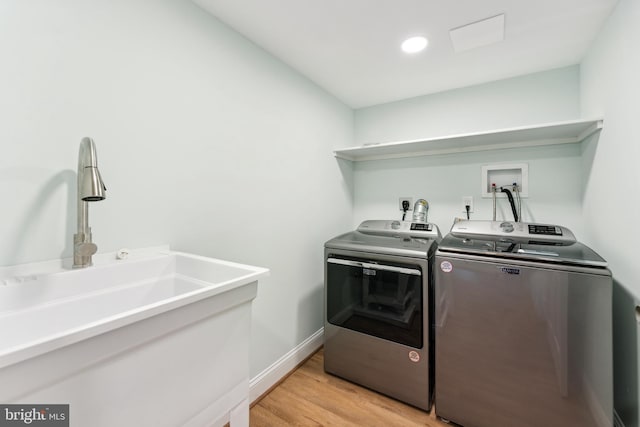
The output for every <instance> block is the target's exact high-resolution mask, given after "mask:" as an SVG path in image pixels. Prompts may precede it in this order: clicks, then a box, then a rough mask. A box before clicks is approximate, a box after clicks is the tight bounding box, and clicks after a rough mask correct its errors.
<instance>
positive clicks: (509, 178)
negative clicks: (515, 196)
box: [481, 163, 529, 198]
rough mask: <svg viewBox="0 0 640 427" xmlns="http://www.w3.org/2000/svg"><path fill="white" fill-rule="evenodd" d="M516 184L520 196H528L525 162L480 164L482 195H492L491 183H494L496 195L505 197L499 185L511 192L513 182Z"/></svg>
mask: <svg viewBox="0 0 640 427" xmlns="http://www.w3.org/2000/svg"><path fill="white" fill-rule="evenodd" d="M514 182H515V183H517V184H518V188H519V190H520V197H529V165H528V164H527V163H511V164H500V165H486V166H482V189H481V194H482V197H484V198H487V197H493V195H492V193H491V185H492V184H495V185H496V187H497V189H498V191H497V192H496V195H497V197H506V194H505V193H502V192H501V191H500V187H508V188H509V190H511V191H512V193H513V189H512V188H513V183H514Z"/></svg>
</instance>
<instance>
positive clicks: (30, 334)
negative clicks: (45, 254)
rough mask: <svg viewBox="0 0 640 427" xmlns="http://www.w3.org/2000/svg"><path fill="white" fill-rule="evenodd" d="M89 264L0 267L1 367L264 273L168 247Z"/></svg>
mask: <svg viewBox="0 0 640 427" xmlns="http://www.w3.org/2000/svg"><path fill="white" fill-rule="evenodd" d="M94 262H95V265H94V266H92V267H89V268H84V269H79V270H68V269H67V270H65V269H61V268H58V269H53V270H54V271H51V272H41V271H40V272H39V270H42V269H44V270H47V268H46V266H47V265H49V267H50V266H51V264H46V263H41V264H34V265H32V266H18V267H5V268H1V269H0V368H2V367H5V366H8V365H10V364H13V363H17V362H19V361H21V360H24V359H26V358H30V357H34V356H38V355H40V354H43V353H46V352H49V351H52V350H55V349H57V348H60V347H62V346H66V345H69V344H72V343H74V342H78V341H80V340H83V339H87V338H90V337H92V336H95V335H98V334H101V333H105V332H107V331H110V330H113V329H116V328H120V327H122V326H125V325H128V324H131V323H133V322H137V321H140V320H142V319H145V318H148V317H151V316H155V315H158V314H160V313H163V312H166V311H169V310H173V309H176V308H178V307H182V306H185V305H188V304H192V303H194V302H197V301H199V300H202V299H206V298H209V297H212V296H214V295H217V294H221V293H224V292H227V291H230V290H232V289H235V288H237V287H240V286H242V285H246V284H248V283H251V282H255V281H257V279H258V278H260V277H263V276H265V275H267V274H268V270H267V269H264V268H260V267H253V266H248V265H243V264H237V263H232V262H228V261H222V260H218V259H213V258H207V257H202V256H197V255H192V254H188V253H183V252H175V251H169V250H160V251H156V252H154V251H151V252H150V253H148V252H147V253H143V254H141V255H139V256H134V255H133V254H132V256H131V257H130V258H129V259H124V260H116V259H115V256H113V257H106V258H105V257H103V258H102V259H100V258H99V257H97V258H96V259H95V261H94ZM49 270H51V268H49ZM56 270H57V271H56ZM16 273H17V274H16ZM2 285H4V286H2ZM254 296H255V294H254Z"/></svg>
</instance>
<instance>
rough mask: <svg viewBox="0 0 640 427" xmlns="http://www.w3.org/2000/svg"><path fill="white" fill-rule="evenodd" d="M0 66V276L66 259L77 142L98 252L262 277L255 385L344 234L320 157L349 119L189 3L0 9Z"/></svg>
mask: <svg viewBox="0 0 640 427" xmlns="http://www.w3.org/2000/svg"><path fill="white" fill-rule="evenodd" d="M0 57H1V58H2V66H0V94H1V95H0V117H2V124H1V125H0V144H1V145H0V146H1V151H0V200H2V202H3V204H2V206H3V209H2V221H0V241H1V242H2V245H0V265H10V264H15V263H21V262H28V261H38V260H45V259H54V258H60V257H61V256H62V257H66V256H70V255H71V239H72V236H73V233H74V231H75V230H74V228H75V217H76V211H75V209H76V207H75V202H76V198H75V187H76V184H75V176H76V165H77V156H78V147H79V144H80V139H81V138H82V137H84V136H90V137H93V138H94V139H95V141H96V144H97V149H98V160H99V165H100V169H101V172H102V176H103V177H104V180H105V182H106V185H107V188H108V193H107V199H106V200H105V201H102V202H99V203H94V204H92V205H91V208H90V210H91V213H90V222H91V225H92V228H93V237H94V241H95V242H96V243H97V245H98V248H99V251H100V252H111V251H116V250H117V249H119V248H122V247H129V248H132V249H134V248H140V247H146V246H154V245H159V244H166V243H168V244H170V245H171V246H172V247H173V248H174V249H177V250H183V251H187V252H194V253H197V254H201V255H208V256H214V257H217V258H222V259H228V260H232V261H237V262H242V263H248V264H255V265H259V266H263V267H268V268H270V269H271V276H270V277H268V278H266V279H264V280H261V282H260V284H259V289H258V297H257V298H256V300H255V301H254V304H253V324H252V329H253V335H252V337H253V338H252V344H251V347H252V351H251V373H252V375H256V374H257V373H259V372H261V371H262V370H263V369H265V368H266V367H268V366H269V365H271V364H272V363H273V362H275V361H276V360H278V359H279V358H280V357H282V356H283V355H284V354H286V353H287V352H288V351H290V350H291V349H292V348H294V347H295V346H296V345H297V344H299V343H300V342H302V341H303V340H304V339H306V338H307V337H309V336H310V335H311V334H313V333H314V332H316V331H317V330H318V329H320V328H321V327H322V324H323V314H322V305H323V302H322V301H323V300H322V286H323V264H322V244H323V242H324V241H325V240H326V239H327V238H328V236H332V235H335V234H337V233H339V232H342V231H343V230H345V229H347V228H348V227H349V226H350V224H351V213H352V207H351V190H350V186H351V183H350V177H349V173H348V172H347V173H341V171H340V168H339V165H338V164H336V161H335V159H334V158H333V156H332V154H331V150H332V149H334V148H335V147H336V146H338V147H339V146H346V145H348V144H350V143H351V142H352V140H353V112H352V110H351V109H350V108H348V107H346V106H345V105H343V104H341V103H340V102H339V101H337V100H336V99H335V98H334V97H332V96H331V95H329V94H327V93H326V92H324V91H323V90H321V89H320V88H318V87H317V86H316V85H314V84H313V83H311V82H310V81H309V80H307V79H305V78H304V77H302V76H301V75H300V74H298V73H296V72H295V71H293V70H292V69H290V68H289V67H287V66H286V65H284V64H283V63H282V62H280V61H278V60H276V59H275V58H274V57H273V56H271V55H269V54H267V53H266V52H265V51H263V50H262V49H260V48H258V47H257V46H256V45H254V44H253V43H251V42H249V41H248V40H246V39H244V38H243V37H241V36H240V35H239V34H238V33H236V32H234V31H232V30H230V29H229V28H227V27H226V26H224V25H222V24H221V23H220V22H219V21H217V20H216V19H214V18H213V17H212V16H211V15H209V14H208V13H206V12H205V11H203V10H201V9H200V8H199V7H197V6H196V5H194V4H193V3H191V2H190V1H186V0H185V1H182V0H181V1H174V0H154V1H149V0H109V1H104V0H82V1H78V0H56V1H47V0H2V1H1V2H0ZM310 224H312V225H313V226H310Z"/></svg>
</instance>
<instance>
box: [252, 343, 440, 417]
mask: <svg viewBox="0 0 640 427" xmlns="http://www.w3.org/2000/svg"><path fill="white" fill-rule="evenodd" d="M323 360H324V359H323V351H322V349H320V350H319V351H318V352H317V353H316V354H314V355H313V356H312V357H311V358H310V359H309V360H307V361H306V362H305V363H304V364H303V365H302V366H300V367H299V368H298V369H296V370H295V371H294V372H293V373H292V374H291V375H289V377H287V378H286V379H285V380H284V381H283V382H282V383H280V384H279V385H278V386H277V387H275V388H274V389H273V390H271V391H270V392H269V393H268V394H267V395H265V396H264V397H263V398H262V399H261V400H260V401H258V403H256V404H255V405H254V406H253V407H252V408H251V412H250V425H251V427H275V426H339V427H349V426H358V427H361V426H367V427H369V426H371V427H373V426H385V427H389V426H398V427H411V426H429V427H444V426H448V427H450V425H449V424H445V423H443V422H441V421H439V420H437V419H436V416H435V411H434V410H433V409H432V410H431V413H427V412H424V411H422V410H420V409H417V408H414V407H412V406H409V405H405V404H404V403H402V402H399V401H397V400H394V399H391V398H389V397H386V396H383V395H381V394H378V393H376V392H374V391H371V390H368V389H366V388H363V387H360V386H357V385H355V384H352V383H350V382H348V381H345V380H342V379H340V378H338V377H335V376H333V375H329V374H327V373H325V372H324V369H323Z"/></svg>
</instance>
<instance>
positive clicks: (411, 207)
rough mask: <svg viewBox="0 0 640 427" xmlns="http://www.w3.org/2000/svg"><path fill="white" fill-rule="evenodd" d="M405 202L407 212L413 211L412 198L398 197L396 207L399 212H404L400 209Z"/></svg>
mask: <svg viewBox="0 0 640 427" xmlns="http://www.w3.org/2000/svg"><path fill="white" fill-rule="evenodd" d="M404 201H407V202H409V209H408V210H409V211H412V210H413V197H400V199H398V207H399V208H400V210H401V211H404V208H403V207H402V202H404Z"/></svg>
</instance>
